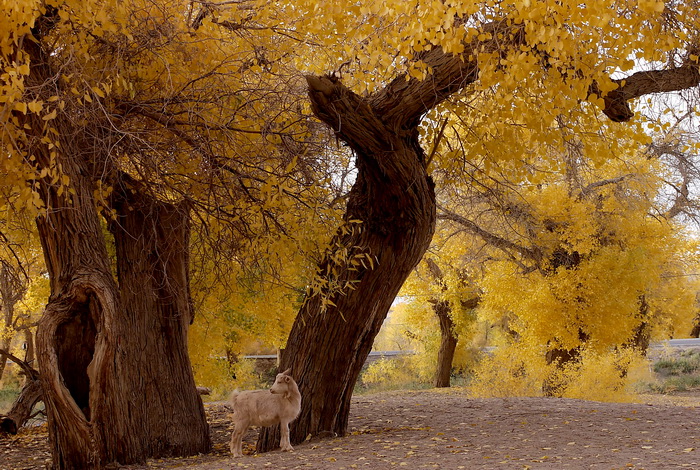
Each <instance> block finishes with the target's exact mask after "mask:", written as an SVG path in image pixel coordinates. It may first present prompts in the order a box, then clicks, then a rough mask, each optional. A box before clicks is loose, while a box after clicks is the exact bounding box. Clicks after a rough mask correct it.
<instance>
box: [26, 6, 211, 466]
mask: <svg viewBox="0 0 700 470" xmlns="http://www.w3.org/2000/svg"><path fill="white" fill-rule="evenodd" d="M48 10H49V12H52V13H53V14H55V13H56V12H55V10H52V9H50V8H49V9H48ZM50 26H51V18H48V19H47V18H43V19H40V21H38V26H37V28H35V31H37V36H38V37H40V34H38V32H40V30H41V28H43V27H50ZM24 44H25V51H26V52H27V53H28V54H29V56H30V57H31V63H32V67H31V73H30V76H29V78H28V83H29V85H30V86H29V89H35V90H43V89H45V88H42V86H41V85H42V84H44V83H54V81H55V80H54V78H55V77H54V75H55V72H54V71H53V70H52V66H51V63H50V62H51V55H50V54H48V53H46V52H45V51H44V50H43V49H42V46H41V43H40V42H36V41H32V40H26V41H24ZM58 74H59V75H60V72H58ZM49 91H50V90H49ZM37 98H42V99H44V100H45V101H46V99H47V97H46V96H38V97H37ZM96 115H97V114H96ZM18 117H19V118H22V116H18ZM26 124H27V126H29V128H30V131H28V139H27V141H26V142H25V143H24V145H26V147H27V148H26V149H24V150H25V151H26V153H27V154H28V155H33V156H34V157H35V162H36V165H37V166H38V168H39V169H41V168H54V167H56V166H58V167H60V168H61V171H62V174H63V175H65V176H67V177H68V178H69V179H70V185H69V186H67V187H65V186H61V185H59V184H56V181H52V180H51V176H47V177H46V178H42V179H39V180H38V188H39V189H38V190H39V194H40V196H41V198H42V200H43V202H44V204H45V206H46V209H45V210H44V211H42V213H41V215H40V216H39V217H38V218H37V221H36V224H37V228H38V232H39V237H40V239H41V243H42V248H43V253H44V257H45V260H46V266H47V270H48V273H49V277H50V280H51V297H50V299H49V302H48V305H47V306H46V309H45V311H44V314H43V316H42V318H41V320H40V322H39V325H38V328H37V338H36V350H37V357H38V363H39V369H40V373H41V378H42V384H43V387H44V402H45V404H46V412H47V420H48V429H49V441H50V446H51V451H52V457H53V463H52V466H53V468H55V469H70V470H78V469H99V468H103V467H104V466H106V465H108V464H111V463H113V462H118V463H120V464H131V463H142V462H144V461H145V460H146V458H148V457H159V456H164V455H168V456H175V455H179V456H184V455H192V454H196V453H203V452H207V451H208V450H209V448H210V444H209V436H208V430H207V424H206V420H205V416H204V411H203V407H202V403H201V400H200V398H199V395H198V394H197V392H196V389H195V385H194V380H193V378H192V371H191V368H190V364H189V359H188V355H187V327H188V325H189V322H190V321H191V319H192V309H191V305H190V302H189V291H188V288H187V282H188V279H187V249H188V247H187V242H188V236H189V232H188V227H187V222H186V221H187V216H186V213H185V215H182V213H181V212H179V211H177V210H175V211H173V212H169V211H170V208H169V206H168V205H167V204H163V205H159V203H157V202H150V203H148V202H144V201H143V200H136V198H137V197H138V196H137V195H136V194H134V195H132V196H129V197H133V198H134V199H128V198H126V199H122V202H123V205H122V206H119V207H117V213H118V215H121V217H120V218H118V221H117V222H118V223H120V224H124V227H125V228H124V229H121V228H120V229H119V230H116V231H115V238H116V239H117V245H118V246H117V256H118V258H119V259H118V264H119V274H120V285H119V286H117V284H116V282H115V279H114V277H113V275H112V270H111V265H110V261H109V256H108V253H107V248H106V243H105V239H104V236H103V230H102V225H101V222H102V219H101V217H100V215H99V214H98V213H97V209H96V204H95V201H94V199H93V194H94V189H95V187H94V181H95V176H93V175H99V176H101V175H102V174H103V173H102V172H103V171H104V170H105V168H106V169H107V170H109V169H110V168H111V165H110V164H109V158H110V156H109V155H107V154H106V153H105V152H107V149H108V148H109V146H108V145H107V142H108V141H109V135H104V134H103V133H101V128H100V125H99V123H98V122H94V121H92V120H91V121H89V122H85V123H84V124H83V125H85V126H88V128H83V127H80V125H81V124H78V123H74V122H71V121H67V120H66V119H65V118H63V117H59V118H57V119H55V120H53V121H52V125H53V126H54V127H55V128H57V129H58V137H57V139H59V143H60V146H58V145H57V149H59V150H58V151H57V152H56V153H55V155H50V153H49V149H48V148H47V146H46V145H44V143H43V142H41V136H42V128H43V125H44V122H43V121H41V120H40V119H39V118H38V117H37V116H36V115H30V119H27V120H26ZM107 173H108V175H109V176H113V173H114V172H113V171H108V172H107ZM130 189H133V188H130ZM146 199H147V198H146ZM117 204H119V201H118V202H117ZM151 217H153V219H151ZM149 222H150V223H149Z"/></svg>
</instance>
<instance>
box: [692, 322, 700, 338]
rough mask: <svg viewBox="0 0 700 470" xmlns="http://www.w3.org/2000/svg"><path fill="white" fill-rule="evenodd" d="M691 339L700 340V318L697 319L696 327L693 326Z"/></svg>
mask: <svg viewBox="0 0 700 470" xmlns="http://www.w3.org/2000/svg"><path fill="white" fill-rule="evenodd" d="M690 337H691V338H700V317H696V319H695V325H693V329H692V330H690Z"/></svg>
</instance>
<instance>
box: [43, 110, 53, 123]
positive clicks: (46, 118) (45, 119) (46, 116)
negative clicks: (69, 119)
mask: <svg viewBox="0 0 700 470" xmlns="http://www.w3.org/2000/svg"><path fill="white" fill-rule="evenodd" d="M55 118H56V109H55V108H54V109H53V110H52V111H51V112H50V113H49V114H47V115H45V116H44V117H42V118H41V119H43V120H44V121H50V120H51V119H55Z"/></svg>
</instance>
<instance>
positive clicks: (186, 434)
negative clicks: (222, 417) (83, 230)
mask: <svg viewBox="0 0 700 470" xmlns="http://www.w3.org/2000/svg"><path fill="white" fill-rule="evenodd" d="M135 184H136V183H135V182H133V181H132V182H131V184H129V183H127V184H123V185H121V186H120V187H118V188H116V189H115V192H116V194H117V195H116V197H115V198H114V201H113V208H114V209H116V211H117V214H118V216H117V218H116V219H115V220H112V221H111V222H110V223H109V229H110V231H111V232H112V234H113V235H114V239H115V245H116V253H117V275H118V280H119V288H120V294H121V297H120V298H121V303H122V306H123V309H124V316H125V318H124V321H125V323H126V324H128V325H130V329H131V338H130V340H129V341H128V342H125V343H123V344H122V348H123V353H124V354H125V355H126V356H127V357H130V358H131V366H130V367H131V370H129V371H125V376H124V377H123V386H124V387H126V390H129V391H130V394H131V395H132V397H131V399H130V407H129V412H130V413H134V414H135V415H137V416H140V419H139V421H140V424H139V426H141V427H142V428H143V430H144V434H145V436H144V437H145V438H146V439H147V440H148V453H147V455H148V456H149V457H156V458H158V457H166V456H176V455H193V454H197V453H204V452H207V451H208V450H209V449H210V447H211V442H210V437H209V427H208V425H207V421H206V415H205V413H204V405H203V404H202V400H201V397H200V395H199V392H198V391H197V388H196V385H195V381H194V375H193V372H192V365H191V363H190V359H189V354H188V350H187V333H188V329H189V325H190V324H191V323H192V321H193V319H194V309H193V305H192V300H191V297H190V288H189V270H188V269H189V237H190V220H189V207H188V204H187V203H179V204H170V203H166V202H161V201H158V200H156V199H154V198H152V197H150V196H148V195H144V194H143V193H141V192H138V191H136V192H134V191H132V189H133V188H134V187H135V186H134V185H135ZM144 379H146V380H144ZM144 397H147V399H144ZM104 398H105V399H107V398H108V397H104ZM134 408H138V409H136V410H134Z"/></svg>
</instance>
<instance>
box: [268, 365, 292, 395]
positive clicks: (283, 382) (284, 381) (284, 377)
mask: <svg viewBox="0 0 700 470" xmlns="http://www.w3.org/2000/svg"><path fill="white" fill-rule="evenodd" d="M291 372H292V369H287V370H285V371H284V372H281V373H279V374H277V377H276V378H275V383H274V384H272V388H270V393H283V394H285V395H286V394H287V393H288V389H289V382H291V381H292V380H293V379H292V376H291V375H289V374H291Z"/></svg>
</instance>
